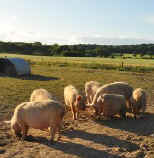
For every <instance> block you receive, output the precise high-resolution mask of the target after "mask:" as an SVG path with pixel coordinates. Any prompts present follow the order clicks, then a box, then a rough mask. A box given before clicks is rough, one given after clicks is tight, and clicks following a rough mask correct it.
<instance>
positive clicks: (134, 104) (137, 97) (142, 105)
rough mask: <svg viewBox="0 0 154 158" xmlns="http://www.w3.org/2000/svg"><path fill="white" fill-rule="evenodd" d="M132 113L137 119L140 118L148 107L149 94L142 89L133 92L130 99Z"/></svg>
mask: <svg viewBox="0 0 154 158" xmlns="http://www.w3.org/2000/svg"><path fill="white" fill-rule="evenodd" d="M130 103H131V108H132V113H133V114H134V118H135V119H136V118H137V117H140V116H139V113H140V111H141V112H145V110H146V107H147V106H146V105H147V94H146V92H145V90H143V89H142V88H137V89H135V90H134V91H133V94H132V96H131V99H130Z"/></svg>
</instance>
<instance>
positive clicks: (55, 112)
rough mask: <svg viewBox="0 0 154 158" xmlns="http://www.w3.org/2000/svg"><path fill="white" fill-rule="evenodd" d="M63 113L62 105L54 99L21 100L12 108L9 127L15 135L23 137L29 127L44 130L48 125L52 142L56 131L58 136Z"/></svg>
mask: <svg viewBox="0 0 154 158" xmlns="http://www.w3.org/2000/svg"><path fill="white" fill-rule="evenodd" d="M64 114H65V108H64V106H63V105H62V104H60V103H59V102H57V101H54V100H46V101H34V102H23V103H21V104H19V105H18V106H17V107H16V108H15V110H14V114H13V117H12V119H11V120H10V123H11V129H12V131H13V133H14V134H15V135H16V136H17V137H20V136H21V137H22V138H23V139H25V138H26V136H27V133H28V129H29V128H34V129H40V130H44V129H47V128H48V127H49V129H50V136H51V138H50V141H51V142H53V140H54V136H55V133H56V132H58V133H59V137H60V127H61V123H62V120H63V117H64Z"/></svg>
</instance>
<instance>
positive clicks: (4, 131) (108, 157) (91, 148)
mask: <svg viewBox="0 0 154 158" xmlns="http://www.w3.org/2000/svg"><path fill="white" fill-rule="evenodd" d="M90 115H91V111H90V110H88V111H84V112H82V113H81V115H80V119H79V120H78V121H76V122H73V121H72V117H71V116H72V115H71V112H68V113H67V115H66V116H65V118H64V126H63V128H62V130H61V132H62V137H61V139H60V140H59V141H55V143H54V144H51V143H50V142H49V137H50V136H49V134H48V133H47V132H45V131H40V130H35V129H31V130H30V131H29V136H28V139H27V140H24V141H23V140H18V139H16V138H15V137H13V136H12V133H11V131H10V126H9V125H8V124H4V123H3V122H2V121H1V123H0V157H1V158H56V157H58V158H120V157H121V158H144V157H147V158H152V157H154V150H153V149H154V107H153V106H149V107H148V109H147V112H146V113H145V114H144V117H143V118H142V119H137V120H134V119H133V118H132V117H131V114H128V116H127V117H128V118H127V120H121V119H120V118H118V116H117V117H115V118H113V119H112V120H103V119H101V120H95V119H93V118H92V117H91V116H90Z"/></svg>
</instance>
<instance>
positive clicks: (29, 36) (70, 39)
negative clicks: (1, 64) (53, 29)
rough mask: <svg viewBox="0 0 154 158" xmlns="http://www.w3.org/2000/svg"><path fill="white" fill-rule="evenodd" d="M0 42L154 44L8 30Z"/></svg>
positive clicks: (124, 38)
mask: <svg viewBox="0 0 154 158" xmlns="http://www.w3.org/2000/svg"><path fill="white" fill-rule="evenodd" d="M0 40H1V41H10V42H11V41H12V42H14V41H16V42H36V41H39V42H42V43H44V44H54V43H58V44H100V45H131V44H142V43H154V39H148V38H139V37H128V36H115V37H112V36H110V37H107V36H103V35H100V34H93V35H88V34H82V35H81V34H80V35H78V34H65V35H58V36H57V35H56V36H54V35H52V34H42V33H38V32H26V31H15V30H10V31H8V32H1V33H0Z"/></svg>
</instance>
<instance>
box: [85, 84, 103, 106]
mask: <svg viewBox="0 0 154 158" xmlns="http://www.w3.org/2000/svg"><path fill="white" fill-rule="evenodd" d="M100 86H101V84H100V83H99V82H97V81H89V82H86V83H85V94H86V98H87V104H88V105H90V104H91V103H92V101H93V97H94V95H95V93H96V91H97V89H98V88H99V87H100Z"/></svg>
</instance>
